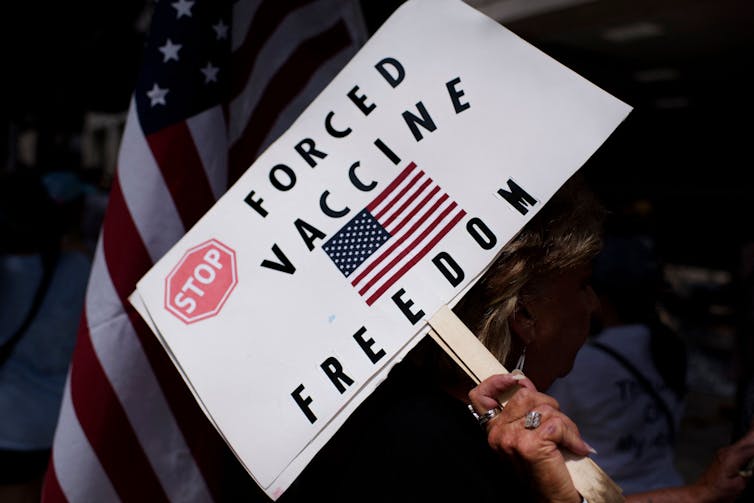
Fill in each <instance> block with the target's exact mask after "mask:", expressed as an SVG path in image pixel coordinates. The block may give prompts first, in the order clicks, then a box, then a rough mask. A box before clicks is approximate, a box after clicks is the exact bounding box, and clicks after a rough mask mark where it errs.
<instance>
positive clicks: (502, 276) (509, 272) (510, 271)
mask: <svg viewBox="0 0 754 503" xmlns="http://www.w3.org/2000/svg"><path fill="white" fill-rule="evenodd" d="M603 217H604V210H603V209H602V207H601V206H600V205H599V203H598V202H597V200H596V198H595V197H594V195H593V194H592V193H591V192H590V191H589V190H588V189H587V188H586V186H585V185H584V183H583V182H582V181H581V179H580V178H579V177H574V178H572V179H571V180H569V181H568V182H567V183H566V184H564V185H563V187H561V189H560V190H559V191H558V192H557V193H556V194H555V195H554V196H553V197H552V198H551V199H550V201H549V202H548V203H547V204H546V205H545V206H544V207H543V208H542V209H541V210H540V212H539V213H538V214H537V215H535V216H534V217H533V218H532V220H531V221H530V222H529V223H528V224H526V226H524V228H523V229H522V230H521V231H520V232H519V233H518V234H517V235H516V236H515V237H514V238H513V239H512V240H511V241H510V242H508V244H506V245H505V247H504V248H503V250H502V252H501V254H500V256H499V257H498V258H497V259H496V260H495V262H494V263H493V265H492V266H491V267H490V269H489V270H488V271H487V273H486V274H485V275H484V277H483V278H482V279H481V280H480V281H479V282H477V284H476V285H475V286H474V287H473V288H472V289H471V291H470V292H469V293H468V294H467V295H466V296H465V297H464V299H463V301H462V302H461V303H460V304H459V305H458V307H457V308H456V311H457V312H458V314H459V316H460V317H461V319H463V320H464V322H465V323H466V324H467V325H468V326H469V328H470V329H471V330H472V331H474V333H476V334H477V336H478V337H479V339H480V340H481V341H482V342H483V343H484V344H485V346H487V348H488V349H489V350H490V351H491V352H492V353H493V354H495V356H497V358H498V359H499V360H500V361H502V362H504V363H506V364H507V365H508V366H509V367H510V365H511V361H512V360H513V361H515V359H516V358H518V356H519V355H520V354H521V352H522V351H523V349H524V348H526V360H527V367H526V369H525V371H526V374H527V375H528V376H529V377H531V378H532V380H533V381H534V382H535V383H536V384H537V385H538V386H540V387H547V386H549V384H550V383H551V382H552V380H554V379H555V378H556V377H558V375H562V374H564V373H567V372H568V371H569V370H570V368H571V365H572V363H573V358H574V357H575V353H576V351H577V350H578V348H579V347H580V346H581V345H582V344H583V343H584V340H585V339H586V336H587V335H588V329H589V321H590V318H591V315H592V314H593V312H594V310H595V309H596V308H597V306H598V304H597V300H596V297H595V296H594V292H593V291H592V289H591V286H590V285H589V277H590V272H591V266H590V264H591V261H592V259H593V258H594V257H595V255H596V254H597V252H598V251H599V249H600V246H601V238H600V235H601V227H602V221H603Z"/></svg>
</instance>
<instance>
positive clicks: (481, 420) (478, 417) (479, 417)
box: [468, 404, 503, 426]
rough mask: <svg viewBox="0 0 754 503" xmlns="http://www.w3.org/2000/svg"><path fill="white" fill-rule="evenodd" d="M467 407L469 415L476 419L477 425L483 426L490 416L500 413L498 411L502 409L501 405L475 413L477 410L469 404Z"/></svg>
mask: <svg viewBox="0 0 754 503" xmlns="http://www.w3.org/2000/svg"><path fill="white" fill-rule="evenodd" d="M468 407H469V412H471V415H472V416H474V419H476V420H477V423H479V426H484V425H485V424H487V423H488V422H490V420H491V419H492V418H494V417H495V416H497V415H498V414H500V412H501V411H502V410H503V409H502V408H501V407H502V406H501V407H495V408H492V409H490V410H488V411H487V412H485V413H484V414H477V412H476V411H475V410H474V407H472V406H471V405H470V404H469V406H468Z"/></svg>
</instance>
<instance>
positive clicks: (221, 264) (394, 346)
mask: <svg viewBox="0 0 754 503" xmlns="http://www.w3.org/2000/svg"><path fill="white" fill-rule="evenodd" d="M629 110H630V108H629V107H628V106H627V105H625V104H624V103H622V102H620V101H619V100H617V99H615V98H614V97H612V96H610V95H609V94H607V93H605V92H604V91H602V90H600V89H599V88H597V87H595V86H594V85H592V84H591V83H589V82H587V81H586V80H584V79H583V78H581V77H579V76H578V75H576V74H575V73H573V72H572V71H570V70H568V69H567V68H565V67H564V66H562V65H560V64H559V63H557V62H556V61H554V60H552V59H551V58H549V57H548V56H546V55H545V54H543V53H541V52H540V51H538V50H537V49H536V48H534V47H532V46H531V45H529V44H528V43H526V42H524V41H523V40H521V39H519V38H518V37H516V36H515V35H514V34H512V33H511V32H509V31H508V30H506V29H505V28H503V27H501V26H500V25H499V24H498V23H496V22H495V21H493V20H491V19H489V18H487V17H485V16H484V15H482V14H480V13H479V12H477V11H476V10H474V9H473V8H471V7H469V6H467V5H465V4H463V3H462V2H460V1H456V0H431V1H430V0H411V1H409V2H407V3H406V4H404V5H403V6H402V7H401V8H400V9H398V11H396V13H395V14H394V15H393V16H392V17H391V18H390V19H389V20H388V21H387V22H386V23H385V24H384V25H383V26H382V27H381V28H380V30H379V31H378V32H377V33H376V34H375V35H374V36H373V37H372V38H371V39H370V40H369V41H368V43H367V44H366V45H365V46H364V47H363V48H362V50H361V51H360V52H359V53H358V54H357V56H356V57H354V59H353V60H352V61H351V62H350V63H349V64H348V65H347V66H346V67H345V68H344V70H343V71H342V72H341V73H340V74H339V75H338V76H337V77H336V78H335V79H334V80H333V81H332V82H331V84H330V85H329V86H328V87H327V88H326V89H325V90H324V91H323V92H322V94H321V95H320V96H319V97H318V98H317V99H316V100H315V101H314V102H313V103H312V104H311V105H310V106H309V107H308V108H307V110H306V111H305V112H304V113H303V114H302V115H301V116H300V117H299V119H298V120H297V121H296V122H295V123H294V124H293V126H292V127H291V128H290V129H289V130H288V131H287V132H286V133H285V134H284V135H283V136H281V137H280V138H279V139H278V140H277V141H276V142H275V143H274V144H272V145H271V146H270V147H269V148H268V149H267V150H266V151H265V152H264V153H263V154H262V155H261V156H260V157H259V159H258V160H257V161H256V162H255V163H254V164H253V165H252V166H251V167H250V168H249V170H248V171H247V172H246V173H245V174H244V175H243V176H242V177H241V178H240V179H239V181H238V182H237V183H236V184H235V185H234V186H233V187H231V188H230V189H229V190H228V192H227V193H226V194H225V195H224V196H223V197H222V198H221V200H220V201H219V202H218V203H217V204H216V205H215V206H214V207H213V208H212V209H211V210H210V211H209V212H208V213H207V214H206V215H205V216H204V217H203V218H202V219H201V220H200V221H199V222H198V223H197V224H196V225H195V226H194V227H193V228H192V229H191V230H190V231H189V232H188V233H187V234H186V235H185V236H184V238H183V239H181V240H180V241H179V242H178V243H177V244H176V245H175V247H173V248H172V249H171V250H170V251H169V252H168V253H167V254H166V255H165V256H164V257H163V258H162V259H161V260H160V261H159V262H158V263H157V264H156V265H155V266H154V267H153V268H152V269H151V270H150V271H149V273H148V274H146V275H145V276H144V278H142V280H141V281H140V282H139V284H138V287H137V291H136V292H135V293H134V295H132V302H133V303H134V305H135V306H137V309H138V310H139V312H140V313H141V314H142V316H144V317H145V319H147V321H148V323H149V324H150V326H151V327H152V329H153V330H154V331H155V333H156V334H157V336H158V337H159V338H160V341H161V342H162V344H163V345H164V347H165V349H166V350H167V351H168V352H169V354H170V355H171V358H172V359H173V361H174V363H175V364H176V366H177V367H178V369H179V370H180V372H181V374H182V375H183V377H184V379H185V381H186V383H187V384H188V385H189V387H190V388H191V390H192V392H193V393H194V395H195V397H196V399H197V401H198V402H199V403H200V405H201V406H202V407H203V409H204V411H205V412H206V413H207V415H208V417H209V418H210V420H211V421H212V422H213V424H214V425H215V426H216V427H217V429H218V431H219V432H220V433H221V434H222V435H223V437H224V438H225V439H226V441H227V442H228V444H229V445H230V447H231V448H232V449H233V451H234V452H235V454H236V455H237V456H238V458H239V460H240V461H241V462H242V463H243V465H244V466H245V467H246V469H247V470H248V471H249V473H250V474H251V475H252V476H253V478H254V480H255V481H256V482H257V483H258V484H259V485H260V486H261V487H262V488H263V489H264V490H265V491H266V492H267V494H268V495H270V496H271V497H272V498H277V497H278V496H279V495H280V494H281V493H282V492H283V491H284V490H285V489H286V488H287V487H288V485H289V484H290V483H291V482H292V480H293V479H295V477H296V476H297V475H298V474H299V473H300V471H301V470H302V469H303V468H304V466H305V465H306V463H307V462H308V461H310V460H311V458H312V457H313V456H314V454H315V453H316V452H317V450H318V449H319V448H321V447H322V446H323V445H324V444H325V443H326V442H327V440H328V439H329V438H331V437H332V435H333V434H334V433H335V432H336V431H337V429H338V427H340V426H341V425H342V424H343V422H344V421H345V420H346V419H347V417H348V415H349V414H350V413H351V412H352V411H353V410H355V408H356V407H357V406H358V405H359V404H360V403H361V402H362V401H363V400H364V399H365V398H366V397H367V396H368V395H369V393H370V392H371V391H373V390H374V388H375V387H376V386H377V385H378V384H379V383H380V382H381V381H382V380H384V378H385V377H386V375H387V372H388V371H389V370H390V368H391V367H392V365H394V364H395V363H396V362H398V361H400V359H401V358H402V357H403V356H404V355H405V354H406V353H407V352H408V351H409V350H410V349H411V347H413V345H414V344H415V343H417V342H418V341H419V340H420V339H421V337H422V336H423V335H425V334H426V332H427V330H428V328H427V326H426V322H425V319H426V318H427V317H428V316H431V315H432V314H433V313H434V312H435V311H437V309H438V308H440V306H443V305H447V304H453V303H454V302H455V301H456V300H457V299H458V298H459V296H460V294H461V293H462V292H463V291H464V290H465V289H466V288H467V287H468V286H469V285H470V284H472V283H473V281H474V280H475V279H476V278H478V276H479V275H480V274H481V273H482V272H483V271H484V270H485V268H486V267H487V266H488V265H489V264H490V262H491V261H492V260H493V259H494V258H495V256H496V254H497V253H498V252H499V251H500V249H501V248H502V247H503V245H504V244H505V243H506V242H507V241H508V240H509V239H510V238H511V237H513V236H514V235H515V233H516V232H517V231H518V230H519V229H520V228H521V227H522V226H523V225H524V224H525V223H526V222H527V221H528V220H529V219H530V218H531V217H532V216H533V215H534V214H535V213H536V212H537V211H538V210H539V209H540V208H541V207H542V206H543V205H544V204H545V202H546V201H547V200H548V199H549V198H550V197H551V196H552V194H553V193H554V192H555V191H556V190H557V189H558V188H559V187H560V185H561V184H562V183H563V182H564V181H565V180H566V179H568V178H569V177H570V176H571V175H572V174H573V173H574V172H575V171H576V170H577V169H578V168H579V167H581V166H582V165H583V163H584V162H585V161H586V160H587V159H588V158H589V156H591V155H592V153H593V152H594V151H595V150H596V149H597V148H598V147H599V145H600V144H601V143H602V142H603V141H604V140H605V139H606V138H607V136H608V135H609V134H610V133H611V132H612V131H613V130H614V129H615V128H616V127H617V125H618V124H619V123H620V122H621V121H622V120H623V119H624V118H625V117H626V115H627V114H628V112H629ZM365 455H368V453H365ZM334 476H337V475H334Z"/></svg>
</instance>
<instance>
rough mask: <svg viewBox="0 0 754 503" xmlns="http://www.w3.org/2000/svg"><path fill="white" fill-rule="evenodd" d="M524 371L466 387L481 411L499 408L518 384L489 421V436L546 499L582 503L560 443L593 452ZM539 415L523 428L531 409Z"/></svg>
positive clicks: (500, 451) (497, 448) (475, 405)
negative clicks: (533, 424) (502, 404)
mask: <svg viewBox="0 0 754 503" xmlns="http://www.w3.org/2000/svg"><path fill="white" fill-rule="evenodd" d="M522 377H523V376H515V375H512V374H505V375H503V374H501V375H495V376H492V377H489V378H488V379H485V380H484V381H482V382H481V383H480V384H479V385H478V386H477V387H475V388H474V389H472V390H471V391H470V392H469V399H470V400H471V405H472V407H473V408H474V410H475V411H476V412H477V413H478V414H480V415H482V414H484V413H485V412H486V411H488V410H490V409H494V408H495V407H499V406H500V404H499V402H498V399H499V397H501V396H503V395H505V394H509V393H510V392H511V391H512V390H514V389H517V388H518V390H517V391H516V392H515V394H514V395H513V397H512V398H510V400H509V401H508V403H507V404H506V406H505V407H504V408H503V410H502V411H501V412H500V413H499V414H497V415H496V416H495V417H493V418H492V419H491V420H490V421H488V422H487V423H486V425H485V427H486V428H487V441H488V442H489V444H490V446H491V447H492V448H493V449H494V450H495V451H497V452H499V453H501V454H504V455H505V456H507V457H508V458H509V459H510V460H511V461H512V463H513V464H514V466H516V467H517V469H519V470H520V471H521V473H522V474H523V475H524V476H526V477H527V478H528V479H529V481H530V483H531V485H532V487H533V488H534V490H535V491H537V492H538V493H539V495H540V496H541V498H542V499H543V500H545V501H552V502H556V503H559V502H563V503H580V502H581V496H579V493H578V492H577V491H576V488H575V487H574V486H573V482H572V481H571V476H570V474H569V473H568V470H567V469H566V466H565V461H564V459H563V455H562V454H561V452H560V449H561V448H564V449H568V450H570V451H572V452H574V453H575V454H577V455H580V456H586V455H587V454H589V453H590V452H593V451H592V450H591V448H590V447H589V445H588V444H587V443H586V442H584V440H582V438H581V436H580V435H579V431H578V428H577V427H576V424H574V422H573V421H571V420H570V419H569V418H568V417H567V416H566V415H565V414H563V413H562V412H560V410H559V408H558V403H557V402H556V401H555V399H554V398H552V397H550V396H548V395H545V394H543V393H539V392H538V391H537V389H536V387H535V386H534V384H533V383H532V382H531V381H530V380H528V379H526V378H522ZM532 411H534V412H538V413H539V414H541V420H540V424H539V426H536V427H534V428H532V427H531V426H530V427H529V428H527V427H526V416H527V414H528V413H529V412H532Z"/></svg>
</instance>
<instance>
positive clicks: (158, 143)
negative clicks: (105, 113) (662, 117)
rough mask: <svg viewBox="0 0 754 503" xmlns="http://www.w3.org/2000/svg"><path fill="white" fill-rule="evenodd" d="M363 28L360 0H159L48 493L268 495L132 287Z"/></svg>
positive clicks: (141, 497)
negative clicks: (185, 376)
mask: <svg viewBox="0 0 754 503" xmlns="http://www.w3.org/2000/svg"><path fill="white" fill-rule="evenodd" d="M365 39H366V33H365V30H364V28H363V20H362V19H361V12H360V9H359V5H358V2H357V1H356V0H286V1H284V2H282V1H280V0H239V1H235V2H231V1H227V0H196V1H191V0H168V1H160V2H159V3H156V5H155V7H154V12H153V15H152V22H151V28H150V33H149V37H148V40H147V44H146V46H145V52H144V56H143V66H142V69H141V72H140V76H139V79H138V82H137V85H136V88H135V90H134V95H133V99H132V100H131V106H130V110H129V113H128V118H127V122H126V126H125V131H124V133H123V138H122V140H121V147H120V155H119V159H118V167H117V172H116V176H115V179H114V180H113V184H112V188H111V191H110V200H109V204H108V209H107V212H106V215H105V221H104V223H103V228H102V233H101V236H100V240H99V243H98V246H97V250H96V254H95V259H94V264H93V267H92V271H91V275H90V279H89V286H88V290H87V296H86V301H85V308H84V312H83V314H82V322H81V325H80V328H79V335H78V342H77V346H76V350H75V353H74V356H73V362H72V365H71V370H70V375H69V378H68V382H67V385H66V388H65V391H64V396H63V402H62V405H61V413H60V418H59V421H58V427H57V431H56V434H55V440H54V444H53V452H52V459H51V463H50V467H49V469H48V471H47V476H46V479H45V485H44V490H43V496H42V497H43V501H45V502H51V503H58V502H64V501H70V502H80V501H103V502H105V501H106V502H110V501H149V502H161V501H180V502H205V501H217V500H221V501H222V500H235V499H243V500H244V501H249V500H253V497H254V496H258V497H259V501H268V498H267V497H266V496H264V494H262V493H261V491H260V490H259V488H258V487H257V485H256V484H255V483H254V482H253V480H252V479H251V477H249V476H248V475H247V473H246V471H245V470H244V469H243V468H242V467H241V465H240V464H239V463H238V462H237V461H236V460H235V458H234V456H233V454H232V453H231V451H230V449H229V448H228V447H227V445H226V444H225V442H224V441H223V440H222V438H221V437H220V435H219V434H218V433H217V432H216V430H215V429H214V427H213V426H212V424H211V423H210V422H209V420H208V419H207V418H206V417H205V415H204V413H203V412H202V411H201V409H200V407H199V406H198V405H197V403H196V401H195V400H194V398H193V396H192V394H191V392H190V391H189V389H188V387H187V386H186V385H185V384H184V382H183V380H182V378H181V377H180V375H179V373H178V372H177V370H176V369H175V367H174V366H173V364H172V362H171V361H170V358H169V357H168V355H167V353H166V352H165V351H164V350H163V348H162V347H161V346H160V344H159V342H158V340H157V338H156V337H155V336H154V334H152V333H151V331H150V330H149V328H148V327H147V326H146V325H145V324H144V322H143V320H142V319H141V318H140V316H139V315H138V314H136V312H135V311H134V309H133V307H132V306H131V305H130V304H129V302H128V300H127V299H128V295H130V294H131V292H133V290H134V288H135V285H136V282H137V281H138V280H139V279H140V278H141V277H142V276H143V275H144V274H145V273H146V272H147V271H148V270H149V269H150V268H151V267H152V265H153V264H154V263H155V262H156V261H157V260H158V259H159V258H160V257H162V255H163V254H164V253H165V252H166V251H167V250H168V249H170V247H171V246H172V245H173V244H174V243H175V242H176V241H178V239H179V238H180V237H181V236H182V235H183V234H184V233H185V232H186V231H187V230H188V229H189V228H190V227H191V226H192V225H193V224H194V223H195V222H196V221H197V220H198V219H199V217H200V216H201V215H202V214H204V212H206V211H207V210H208V209H209V208H210V206H212V204H213V203H214V202H215V201H216V200H217V198H219V197H220V196H221V195H222V194H223V193H224V192H225V190H226V188H227V187H228V186H229V185H230V184H231V183H232V182H234V181H235V180H236V179H237V178H238V177H239V176H240V175H241V174H242V173H243V171H244V170H245V169H246V168H247V167H248V166H250V165H251V164H252V162H253V161H254V160H255V159H256V157H257V156H258V155H259V154H260V153H261V152H262V150H263V149H264V148H265V146H267V145H269V144H270V143H271V142H272V141H274V140H275V139H276V138H277V137H278V136H279V135H280V133H282V132H283V131H285V129H286V128H287V127H288V126H289V125H290V124H291V123H292V122H293V120H294V119H295V118H296V117H298V115H299V114H300V113H301V112H302V111H303V110H304V108H305V107H306V106H307V105H308V104H309V102H310V101H311V100H312V99H313V98H314V97H316V96H317V94H319V92H320V91H321V90H322V89H324V87H325V86H326V85H327V84H328V83H329V82H330V80H332V78H333V77H334V76H335V75H336V74H337V72H338V71H339V70H340V69H341V68H342V67H343V66H344V65H345V64H346V63H347V62H348V61H349V60H350V58H351V57H352V56H353V55H354V54H355V53H356V51H357V50H358V48H359V47H360V45H361V44H362V43H363V42H364V40H365Z"/></svg>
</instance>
